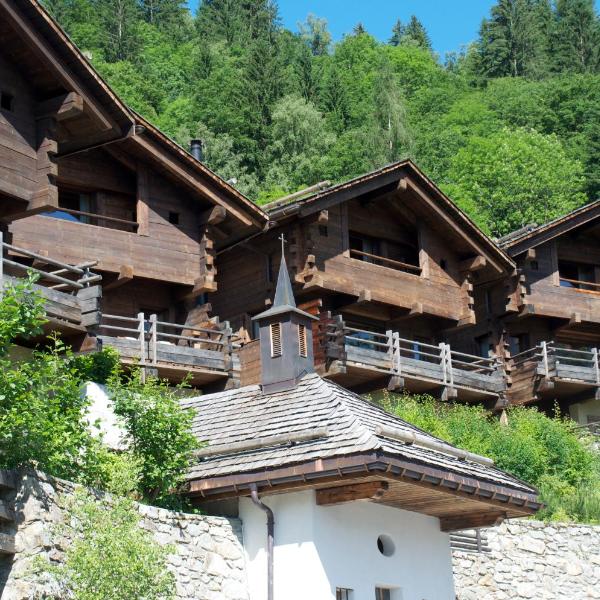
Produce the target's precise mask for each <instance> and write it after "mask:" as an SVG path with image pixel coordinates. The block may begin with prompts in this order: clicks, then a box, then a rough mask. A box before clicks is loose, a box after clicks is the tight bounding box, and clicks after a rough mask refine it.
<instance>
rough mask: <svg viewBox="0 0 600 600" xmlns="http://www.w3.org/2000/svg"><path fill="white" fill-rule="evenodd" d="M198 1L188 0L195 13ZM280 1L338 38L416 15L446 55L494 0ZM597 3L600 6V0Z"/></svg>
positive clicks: (380, 30)
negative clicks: (354, 30)
mask: <svg viewBox="0 0 600 600" xmlns="http://www.w3.org/2000/svg"><path fill="white" fill-rule="evenodd" d="M198 1H199V0H188V2H189V6H190V8H191V9H192V11H193V12H195V11H196V7H197V6H198ZM278 4H279V13H280V15H281V18H282V21H283V24H284V25H285V27H287V28H288V29H291V30H292V31H296V30H297V23H298V21H304V20H305V19H306V16H307V15H308V14H309V13H313V14H315V15H317V16H318V17H323V18H325V19H327V21H328V23H329V30H330V31H331V33H332V35H333V39H334V40H335V41H337V40H339V39H341V38H342V36H343V35H344V34H345V33H349V32H351V31H352V28H353V27H354V25H356V23H358V22H359V21H360V22H361V23H362V24H363V25H364V26H365V28H366V29H367V31H368V32H369V33H371V34H372V35H374V36H375V37H376V38H378V39H379V40H382V41H387V39H388V38H389V37H390V35H391V29H392V27H393V25H394V23H395V22H396V19H398V18H400V19H402V21H403V22H406V21H408V19H409V18H410V16H411V15H413V14H414V15H416V16H417V17H418V18H419V19H420V20H421V22H422V23H423V24H424V25H425V27H426V28H427V31H428V32H429V36H430V38H431V41H432V43H433V48H434V50H435V51H436V52H438V53H439V54H440V56H441V57H442V58H443V57H444V54H445V53H446V52H451V51H453V50H459V49H460V47H461V46H463V45H466V44H469V43H470V42H472V41H474V40H475V39H476V38H477V32H478V30H479V25H480V24H481V20H482V19H483V18H484V17H487V16H488V15H489V12H490V8H491V6H493V5H494V4H495V0H278ZM596 6H600V0H597V1H596Z"/></svg>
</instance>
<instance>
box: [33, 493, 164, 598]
mask: <svg viewBox="0 0 600 600" xmlns="http://www.w3.org/2000/svg"><path fill="white" fill-rule="evenodd" d="M66 510H67V512H68V514H69V516H70V517H71V519H70V526H67V525H63V526H62V527H60V528H57V529H58V530H59V531H60V532H61V533H63V535H65V536H69V537H71V536H72V537H73V541H72V543H70V544H69V545H68V547H67V549H66V552H65V556H64V560H63V561H62V563H61V564H60V565H59V566H51V565H50V564H48V563H42V562H41V561H38V563H37V565H36V566H37V571H38V573H37V575H38V579H39V580H41V581H43V579H47V578H48V576H49V577H50V579H51V580H53V581H54V582H55V584H57V586H58V594H55V595H53V596H52V597H53V598H55V600H59V599H61V598H77V600H117V599H121V598H123V599H125V598H132V599H133V598H143V599H144V600H171V599H173V598H175V595H176V594H175V591H176V590H175V576H174V575H173V573H172V572H171V571H170V570H169V569H168V568H167V557H168V555H169V554H170V553H172V552H173V551H174V548H173V547H171V546H161V545H159V544H158V543H157V542H156V541H155V540H154V539H153V537H152V534H151V533H149V532H147V531H145V530H143V529H142V528H141V527H140V525H139V522H140V514H139V513H138V511H137V509H136V506H135V504H134V502H133V501H132V500H131V499H129V498H127V497H113V498H112V499H100V500H99V499H97V498H94V497H93V496H92V495H90V494H88V493H85V492H82V491H79V492H77V493H76V495H75V497H74V498H73V499H72V500H71V501H69V502H67V505H66ZM53 587H56V585H55V586H53ZM44 597H46V596H44Z"/></svg>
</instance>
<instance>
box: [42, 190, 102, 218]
mask: <svg viewBox="0 0 600 600" xmlns="http://www.w3.org/2000/svg"><path fill="white" fill-rule="evenodd" d="M93 208H94V207H93V197H92V195H91V194H85V193H81V192H74V191H70V190H59V192H58V210H55V211H53V212H51V213H48V215H49V216H51V217H55V218H57V219H63V220H65V221H78V222H79V223H90V222H91V221H90V216H89V214H80V213H92V212H93ZM61 209H63V210H61Z"/></svg>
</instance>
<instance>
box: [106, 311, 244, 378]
mask: <svg viewBox="0 0 600 600" xmlns="http://www.w3.org/2000/svg"><path fill="white" fill-rule="evenodd" d="M99 337H100V339H101V340H102V343H103V344H106V345H110V346H113V347H115V348H117V350H119V352H120V353H121V356H122V357H123V358H125V359H134V360H136V361H138V362H139V364H140V365H141V366H150V367H156V366H158V365H165V364H171V365H176V366H185V367H190V368H192V367H197V368H202V369H211V370H216V371H224V372H225V371H230V370H231V368H232V351H233V347H234V343H233V342H232V335H231V329H230V328H229V325H228V323H223V324H220V325H219V326H218V328H215V329H210V328H208V327H194V326H190V325H181V324H178V323H169V322H166V321H159V320H158V318H157V316H156V315H150V316H149V317H148V318H146V317H145V315H144V313H139V314H138V315H137V316H135V317H125V316H120V315H112V314H103V315H102V319H101V322H100V328H99Z"/></svg>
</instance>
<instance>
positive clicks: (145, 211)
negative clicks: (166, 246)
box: [135, 162, 150, 236]
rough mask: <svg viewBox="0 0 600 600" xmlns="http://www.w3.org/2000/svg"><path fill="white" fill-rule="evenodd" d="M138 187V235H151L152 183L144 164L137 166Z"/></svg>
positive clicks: (136, 210)
mask: <svg viewBox="0 0 600 600" xmlns="http://www.w3.org/2000/svg"><path fill="white" fill-rule="evenodd" d="M136 167H137V168H136V173H137V186H136V203H135V214H136V217H135V219H136V221H137V223H138V228H137V234H138V235H144V236H148V235H150V202H149V200H150V183H149V181H148V169H147V168H146V165H145V164H144V163H142V162H138V163H137V165H136Z"/></svg>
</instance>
